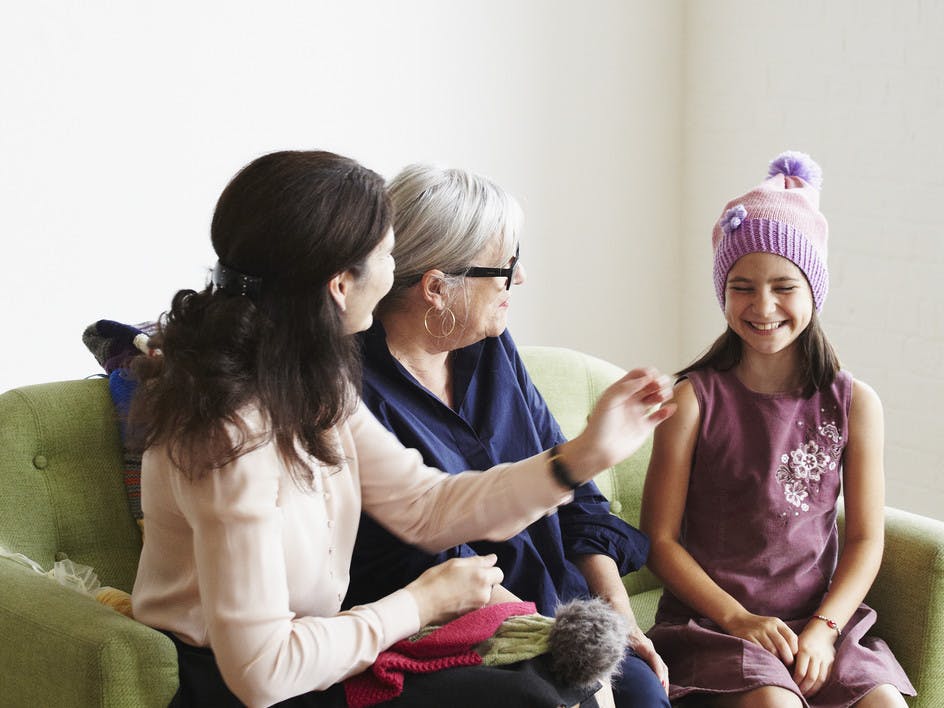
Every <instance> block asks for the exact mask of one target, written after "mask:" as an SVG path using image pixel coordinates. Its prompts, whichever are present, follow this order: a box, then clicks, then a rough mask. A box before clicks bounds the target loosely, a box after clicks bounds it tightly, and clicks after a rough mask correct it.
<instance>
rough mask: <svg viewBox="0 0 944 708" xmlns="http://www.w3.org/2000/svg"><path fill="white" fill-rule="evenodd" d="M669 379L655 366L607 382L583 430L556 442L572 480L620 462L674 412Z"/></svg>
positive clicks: (633, 371) (580, 478) (583, 480)
mask: <svg viewBox="0 0 944 708" xmlns="http://www.w3.org/2000/svg"><path fill="white" fill-rule="evenodd" d="M671 399H672V382H671V381H670V379H669V377H668V376H665V375H664V374H661V373H659V371H657V370H656V369H653V368H646V369H633V370H632V371H630V372H629V373H628V374H626V375H625V376H623V378H621V379H620V380H619V381H617V382H616V383H614V384H613V385H611V386H610V387H609V388H608V389H606V391H604V392H603V395H601V396H600V400H598V401H597V404H596V405H595V406H594V408H593V411H592V412H591V413H590V418H589V420H588V421H587V427H586V428H585V429H584V431H583V432H582V433H581V434H580V435H578V436H577V437H575V438H573V439H572V440H570V441H569V442H566V443H564V444H563V445H561V446H560V454H561V456H562V457H563V459H564V461H565V462H566V464H567V466H568V468H569V469H570V470H571V472H572V474H573V478H574V481H575V482H586V481H588V480H590V479H592V478H593V477H594V476H595V475H597V474H598V473H599V472H600V471H601V470H604V469H606V468H607V467H611V466H612V465H615V464H617V463H619V462H622V461H623V460H625V459H626V458H627V457H629V456H630V455H632V454H633V453H634V452H636V450H638V449H639V448H640V446H641V445H642V444H643V443H644V442H645V441H646V438H648V437H649V435H650V434H651V433H652V431H653V429H654V428H655V427H656V426H657V425H658V424H659V423H661V422H662V421H663V420H665V419H666V418H668V417H669V416H670V415H672V413H674V412H675V405H674V404H673V403H669V401H671Z"/></svg>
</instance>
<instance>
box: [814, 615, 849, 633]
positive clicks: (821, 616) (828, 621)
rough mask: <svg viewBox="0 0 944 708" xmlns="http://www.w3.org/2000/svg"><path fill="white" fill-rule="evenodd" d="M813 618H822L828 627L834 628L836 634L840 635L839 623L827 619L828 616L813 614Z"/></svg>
mask: <svg viewBox="0 0 944 708" xmlns="http://www.w3.org/2000/svg"><path fill="white" fill-rule="evenodd" d="M813 619H818V620H823V622H825V623H826V626H827V627H829V628H830V629H835V630H836V634H838V635H839V636H840V637H841V636H842V630H841V629H840V628H839V625H838V624H836V623H835V622H833V621H832V620H831V619H829V617H823V615H813Z"/></svg>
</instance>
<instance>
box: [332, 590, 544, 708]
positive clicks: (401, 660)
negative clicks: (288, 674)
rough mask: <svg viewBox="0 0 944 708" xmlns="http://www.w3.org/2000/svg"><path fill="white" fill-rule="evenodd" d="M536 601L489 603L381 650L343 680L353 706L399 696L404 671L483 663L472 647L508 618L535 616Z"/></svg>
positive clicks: (361, 707) (419, 671)
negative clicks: (366, 666) (362, 668)
mask: <svg viewBox="0 0 944 708" xmlns="http://www.w3.org/2000/svg"><path fill="white" fill-rule="evenodd" d="M536 612H537V608H536V607H535V605H534V603H533V602H505V603H502V604H499V605H490V606H489V607H483V608H481V609H479V610H474V611H472V612H469V613H468V614H465V615H462V617H459V618H457V619H454V620H453V621H452V622H449V623H448V624H444V625H443V626H442V627H439V628H438V629H436V630H434V631H433V632H431V633H430V634H428V635H427V636H425V637H423V638H422V639H419V640H417V641H415V642H412V641H410V640H409V639H402V640H400V641H399V642H397V643H396V644H394V645H393V646H392V647H390V648H389V649H387V650H386V651H384V652H381V653H380V655H379V656H378V657H377V661H375V662H374V664H373V666H371V667H370V668H369V669H368V670H367V671H364V672H363V673H360V674H357V675H356V676H351V677H350V678H348V679H347V680H346V681H345V682H344V694H345V696H346V697H347V704H348V706H350V708H367V706H373V705H376V704H378V703H381V702H383V701H389V700H390V699H391V698H396V697H397V696H399V695H400V694H401V693H402V692H403V679H404V674H405V673H408V672H409V673H415V674H422V673H430V672H432V671H439V670H440V669H447V668H450V667H453V666H475V665H477V664H481V663H482V657H481V656H479V655H478V654H477V653H476V652H475V651H473V649H472V647H474V646H475V645H476V644H478V643H479V642H484V641H485V640H486V639H488V638H489V637H491V636H492V635H493V634H495V632H496V630H498V628H499V627H500V626H501V623H502V622H504V621H505V619H507V618H508V617H514V616H517V615H533V614H535V613H536Z"/></svg>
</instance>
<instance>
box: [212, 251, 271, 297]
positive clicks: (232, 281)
mask: <svg viewBox="0 0 944 708" xmlns="http://www.w3.org/2000/svg"><path fill="white" fill-rule="evenodd" d="M213 287H214V289H215V290H222V291H223V292H225V293H229V294H230V295H245V296H246V297H248V298H249V299H250V300H254V299H255V298H257V297H259V294H260V293H261V292H262V278H260V277H259V276H256V275H246V274H245V273H240V272H239V271H238V270H233V269H232V268H230V267H229V266H225V265H223V264H222V263H220V262H219V261H217V263H216V267H214V268H213Z"/></svg>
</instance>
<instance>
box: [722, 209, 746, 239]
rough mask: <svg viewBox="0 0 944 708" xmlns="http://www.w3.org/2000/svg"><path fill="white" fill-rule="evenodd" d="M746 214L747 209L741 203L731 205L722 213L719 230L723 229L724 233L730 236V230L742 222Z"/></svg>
mask: <svg viewBox="0 0 944 708" xmlns="http://www.w3.org/2000/svg"><path fill="white" fill-rule="evenodd" d="M746 216H747V209H745V208H744V205H743V204H738V205H737V206H733V207H731V208H730V209H728V210H727V211H726V212H724V215H723V216H722V217H721V230H722V231H724V235H725V236H730V235H731V232H732V231H734V230H735V229H736V228H738V227H739V226H740V225H741V224H742V223H743V222H744V218H745V217H746Z"/></svg>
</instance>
